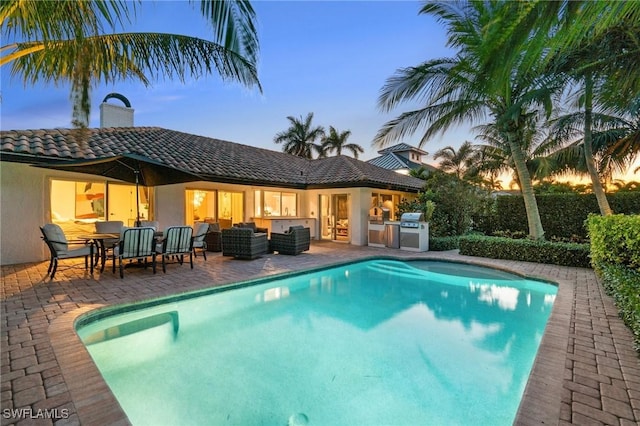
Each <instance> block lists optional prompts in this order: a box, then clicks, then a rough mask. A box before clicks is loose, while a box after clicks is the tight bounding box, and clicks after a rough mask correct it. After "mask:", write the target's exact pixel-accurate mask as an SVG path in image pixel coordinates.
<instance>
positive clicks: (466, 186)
mask: <svg viewBox="0 0 640 426" xmlns="http://www.w3.org/2000/svg"><path fill="white" fill-rule="evenodd" d="M424 191H425V192H423V193H421V194H420V195H419V198H420V201H421V202H426V201H427V200H430V201H433V202H434V203H435V206H436V208H435V211H434V212H433V217H432V218H431V221H430V223H429V232H430V233H431V234H432V235H433V236H435V237H450V236H456V235H463V234H466V233H467V232H469V231H470V230H471V228H472V225H473V223H474V216H482V214H483V211H484V210H486V209H488V208H489V207H490V203H488V202H487V201H486V200H488V199H490V197H489V194H488V192H487V191H485V190H483V189H480V188H478V187H477V186H475V185H472V184H470V183H468V182H465V181H463V180H461V179H458V178H457V177H456V176H453V175H448V174H446V173H442V172H433V173H431V174H430V175H429V177H428V178H427V180H426V181H425V186H424Z"/></svg>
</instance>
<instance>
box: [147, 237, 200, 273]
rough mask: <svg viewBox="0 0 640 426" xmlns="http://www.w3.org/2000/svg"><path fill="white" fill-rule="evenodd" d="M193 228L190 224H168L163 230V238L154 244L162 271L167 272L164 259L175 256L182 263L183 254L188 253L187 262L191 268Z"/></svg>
mask: <svg viewBox="0 0 640 426" xmlns="http://www.w3.org/2000/svg"><path fill="white" fill-rule="evenodd" d="M192 236H193V228H191V227H190V226H170V227H168V228H167V230H166V231H165V232H164V239H163V240H162V242H161V243H158V245H157V246H156V253H157V254H159V255H160V257H161V258H162V272H164V273H166V272H167V265H166V261H167V259H169V258H174V257H175V258H177V259H178V263H180V264H181V265H182V263H183V262H184V256H185V255H186V254H188V255H189V264H190V265H191V269H193V245H192V243H193V238H192Z"/></svg>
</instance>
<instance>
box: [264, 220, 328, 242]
mask: <svg viewBox="0 0 640 426" xmlns="http://www.w3.org/2000/svg"><path fill="white" fill-rule="evenodd" d="M252 220H253V221H254V222H255V223H256V225H257V226H259V227H261V228H267V229H268V230H269V233H271V232H278V233H283V232H284V231H288V230H289V227H290V226H304V227H305V228H309V230H310V233H311V238H312V239H315V238H316V235H317V234H316V220H317V219H316V218H315V217H286V216H282V217H278V216H276V217H262V218H257V217H256V218H253V219H252Z"/></svg>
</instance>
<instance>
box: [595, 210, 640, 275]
mask: <svg viewBox="0 0 640 426" xmlns="http://www.w3.org/2000/svg"><path fill="white" fill-rule="evenodd" d="M587 228H588V229H589V238H590V240H591V259H592V262H593V266H594V268H596V269H599V268H600V267H601V266H602V265H605V264H611V265H620V266H624V267H627V268H630V269H635V270H636V271H639V272H640V215H635V216H625V215H620V214H618V215H611V216H598V215H590V216H589V218H588V219H587Z"/></svg>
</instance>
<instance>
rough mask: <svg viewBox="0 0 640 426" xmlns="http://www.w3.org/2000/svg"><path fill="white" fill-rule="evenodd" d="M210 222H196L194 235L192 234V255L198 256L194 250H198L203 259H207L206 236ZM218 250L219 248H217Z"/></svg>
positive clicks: (207, 244)
mask: <svg viewBox="0 0 640 426" xmlns="http://www.w3.org/2000/svg"><path fill="white" fill-rule="evenodd" d="M209 228H210V224H208V223H205V222H200V223H197V224H196V230H195V235H194V236H193V244H192V245H193V255H194V256H196V257H197V256H198V254H197V251H196V250H200V251H201V252H202V255H203V256H204V260H207V248H208V246H209V243H208V241H207V237H208V235H209ZM218 251H220V250H218Z"/></svg>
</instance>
